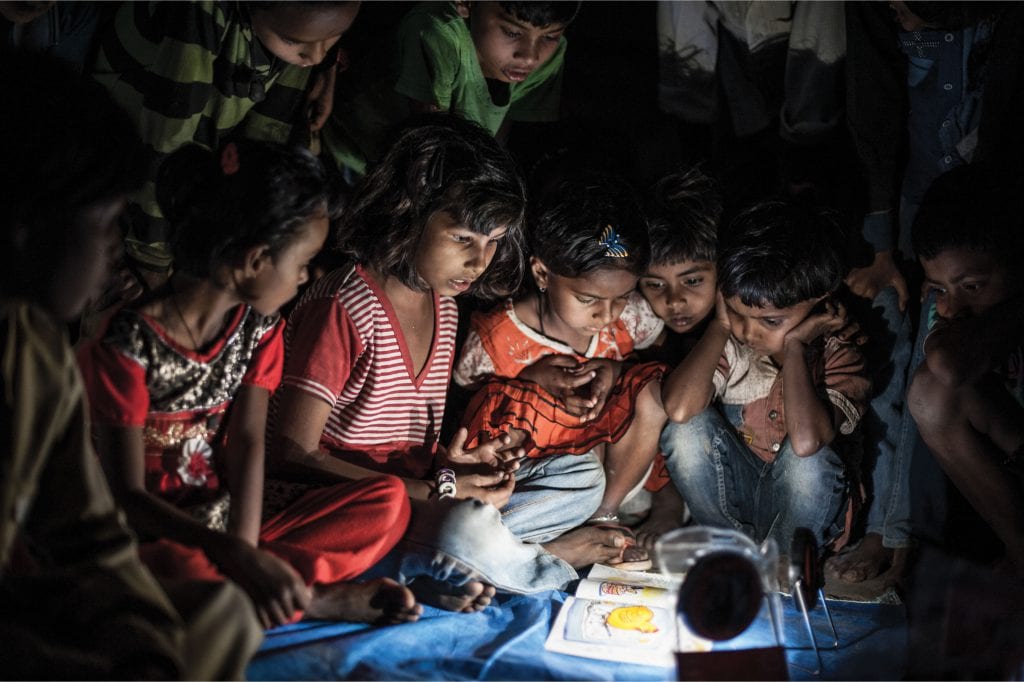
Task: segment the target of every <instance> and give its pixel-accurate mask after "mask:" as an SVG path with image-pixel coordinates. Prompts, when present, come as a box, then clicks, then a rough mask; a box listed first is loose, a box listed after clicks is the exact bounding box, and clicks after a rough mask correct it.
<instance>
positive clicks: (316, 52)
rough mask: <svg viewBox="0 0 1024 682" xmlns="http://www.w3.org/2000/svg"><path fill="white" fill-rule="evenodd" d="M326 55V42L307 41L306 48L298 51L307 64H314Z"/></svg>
mask: <svg viewBox="0 0 1024 682" xmlns="http://www.w3.org/2000/svg"><path fill="white" fill-rule="evenodd" d="M326 55H327V43H324V42H320V43H308V44H307V46H306V49H305V50H303V51H302V52H300V53H299V56H300V57H301V58H302V60H303V62H305V63H306V64H307V65H308V66H315V65H317V64H319V63H320V62H322V61H323V60H324V57H325V56H326Z"/></svg>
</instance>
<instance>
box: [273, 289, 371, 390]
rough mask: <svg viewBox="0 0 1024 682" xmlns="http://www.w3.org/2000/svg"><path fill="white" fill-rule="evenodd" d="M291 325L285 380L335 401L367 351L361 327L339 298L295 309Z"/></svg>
mask: <svg viewBox="0 0 1024 682" xmlns="http://www.w3.org/2000/svg"><path fill="white" fill-rule="evenodd" d="M290 326H291V331H290V337H289V342H288V355H287V357H286V358H285V364H284V378H283V379H282V381H281V383H282V384H283V385H287V386H294V387H296V388H300V389H302V390H303V391H306V392H307V393H311V394H312V395H315V396H316V397H318V398H320V399H322V400H324V401H325V402H327V404H329V405H334V403H336V402H337V400H338V396H340V395H341V392H342V390H343V389H344V388H345V384H346V382H347V381H348V378H349V375H350V374H351V372H352V365H353V364H354V363H355V361H356V359H358V358H359V356H360V355H361V354H362V352H363V348H364V346H363V341H362V337H361V336H360V334H359V330H358V329H356V326H355V323H354V322H353V321H352V318H351V317H350V316H349V314H348V312H347V311H346V310H345V308H344V307H343V306H342V305H341V303H340V302H339V301H338V300H337V299H336V298H321V299H315V300H312V301H309V302H308V303H307V304H306V305H303V306H301V307H299V308H298V309H297V310H296V311H295V312H294V313H292V317H291V320H290Z"/></svg>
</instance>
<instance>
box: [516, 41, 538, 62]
mask: <svg viewBox="0 0 1024 682" xmlns="http://www.w3.org/2000/svg"><path fill="white" fill-rule="evenodd" d="M515 56H516V59H518V60H520V61H523V62H526V63H528V64H536V63H537V62H539V61H540V40H524V41H522V42H520V43H519V46H518V49H517V50H516V55H515Z"/></svg>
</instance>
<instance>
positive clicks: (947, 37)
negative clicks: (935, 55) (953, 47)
mask: <svg viewBox="0 0 1024 682" xmlns="http://www.w3.org/2000/svg"><path fill="white" fill-rule="evenodd" d="M943 37H944V38H945V39H946V42H947V43H951V42H953V34H952V33H947V34H946V35H945V36H943Z"/></svg>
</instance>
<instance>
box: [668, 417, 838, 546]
mask: <svg viewBox="0 0 1024 682" xmlns="http://www.w3.org/2000/svg"><path fill="white" fill-rule="evenodd" d="M725 409H726V413H728V414H729V416H730V418H731V419H730V420H727V419H726V417H725V416H723V414H722V412H720V411H719V410H718V408H716V407H714V406H712V407H709V408H707V409H706V410H704V411H703V412H701V413H700V414H698V415H697V416H695V417H693V418H692V419H691V420H690V421H688V422H686V423H685V424H677V423H669V424H668V426H666V427H665V429H664V430H663V431H662V432H661V451H662V452H663V453H665V464H666V466H667V467H668V471H669V475H670V476H671V478H672V482H673V483H675V485H676V488H678V489H679V492H680V494H681V495H682V496H683V499H684V500H686V504H687V505H689V508H690V512H691V513H692V514H693V518H694V519H695V520H696V521H697V523H699V524H701V525H706V526H717V527H725V528H735V529H736V530H739V531H742V532H743V533H745V534H747V535H748V536H750V537H751V538H752V539H753V540H754V541H755V542H763V541H764V540H765V539H767V538H769V537H772V538H775V541H776V542H778V543H779V550H780V552H781V553H782V554H786V555H788V554H789V548H790V546H791V545H792V542H793V532H794V531H795V530H796V529H797V528H798V527H801V526H802V527H804V528H808V529H810V530H811V531H812V532H813V533H814V536H815V537H816V538H817V540H818V544H819V546H821V547H824V545H825V544H826V543H828V542H829V541H831V540H832V539H834V538H835V537H836V536H838V535H839V534H840V532H842V525H843V513H844V512H845V510H846V504H847V499H848V495H847V483H846V475H845V469H844V467H843V463H842V460H841V459H840V457H839V455H838V454H836V453H835V451H833V450H832V449H831V448H829V447H824V448H822V449H821V450H819V451H818V452H816V453H815V454H813V455H811V456H809V457H798V456H797V455H796V453H794V452H793V448H792V445H791V444H790V442H789V439H788V438H787V439H786V440H785V441H784V442H783V444H782V449H781V450H779V452H778V454H777V456H776V458H775V461H774V462H771V463H769V462H765V461H764V460H762V459H760V458H759V457H758V456H757V455H755V454H754V453H753V452H752V451H751V450H750V448H748V447H747V446H746V444H745V443H744V442H743V440H742V438H741V437H740V436H739V434H738V433H737V432H736V428H735V427H734V426H733V424H734V423H735V424H738V423H739V413H740V410H741V407H740V406H725ZM730 421H732V422H733V423H730Z"/></svg>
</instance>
